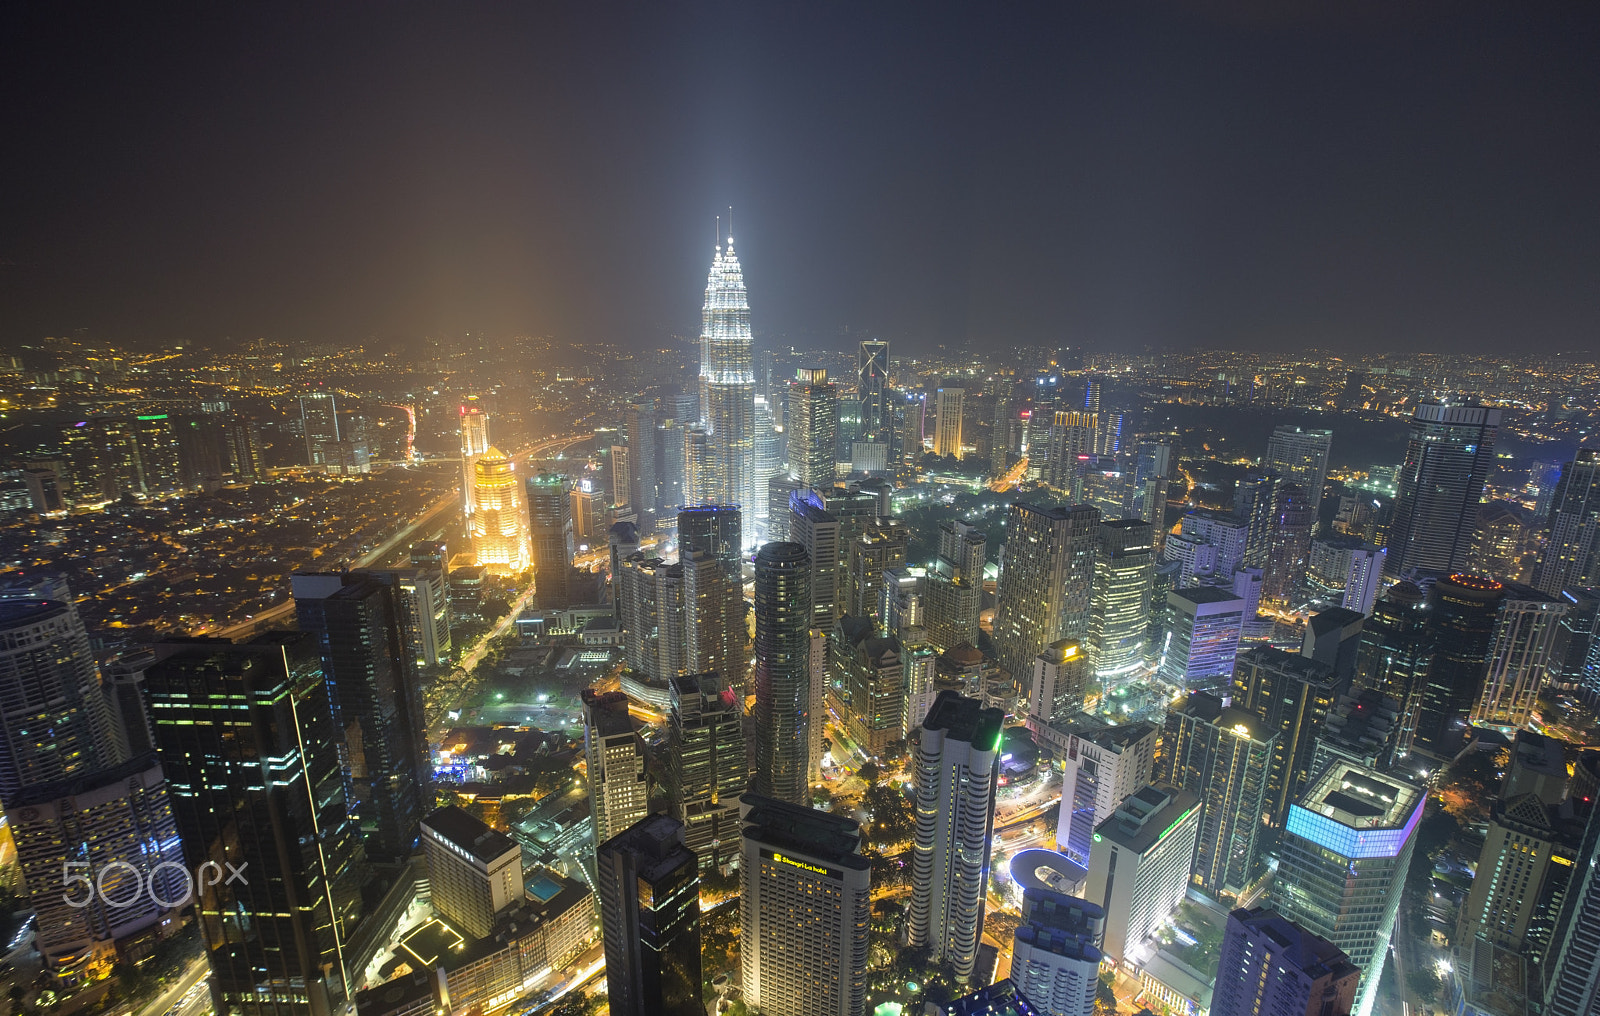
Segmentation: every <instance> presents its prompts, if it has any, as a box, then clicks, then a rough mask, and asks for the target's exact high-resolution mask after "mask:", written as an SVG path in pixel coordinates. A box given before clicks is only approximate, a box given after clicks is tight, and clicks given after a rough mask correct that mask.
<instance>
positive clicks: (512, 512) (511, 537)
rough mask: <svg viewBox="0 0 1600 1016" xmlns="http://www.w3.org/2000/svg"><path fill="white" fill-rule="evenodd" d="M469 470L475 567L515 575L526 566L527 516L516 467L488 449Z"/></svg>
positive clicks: (496, 452)
mask: <svg viewBox="0 0 1600 1016" xmlns="http://www.w3.org/2000/svg"><path fill="white" fill-rule="evenodd" d="M472 469H473V480H472V500H473V512H472V551H473V553H474V554H476V555H477V558H478V566H479V567H481V568H486V569H488V570H489V571H498V572H507V573H510V574H512V575H515V574H516V573H518V572H520V571H522V570H523V569H524V568H526V567H528V516H527V515H526V513H524V512H523V510H522V499H521V497H520V496H519V495H520V493H521V492H520V491H519V490H518V488H517V477H516V473H515V471H514V469H515V467H514V466H513V465H512V463H511V460H510V459H508V458H506V457H505V455H504V454H502V453H501V451H500V449H498V448H494V447H492V446H491V447H490V448H489V450H488V451H487V452H484V453H483V455H481V456H479V458H478V461H477V462H475V463H474V464H473V467H472Z"/></svg>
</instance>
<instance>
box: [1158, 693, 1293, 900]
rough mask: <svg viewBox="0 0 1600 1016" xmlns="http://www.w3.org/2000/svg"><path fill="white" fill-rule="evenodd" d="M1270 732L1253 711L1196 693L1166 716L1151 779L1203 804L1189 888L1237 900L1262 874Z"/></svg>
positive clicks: (1273, 751)
mask: <svg viewBox="0 0 1600 1016" xmlns="http://www.w3.org/2000/svg"><path fill="white" fill-rule="evenodd" d="M1277 742H1278V737H1277V733H1276V731H1274V730H1272V729H1271V728H1269V727H1268V726H1267V725H1266V724H1265V723H1262V722H1261V720H1260V719H1259V718H1258V717H1257V716H1256V715H1255V714H1254V713H1251V712H1246V711H1245V710H1243V709H1238V708H1232V707H1224V706H1223V704H1222V700H1221V699H1219V698H1217V697H1216V696H1215V695H1208V694H1206V693H1204V692H1195V693H1194V694H1192V695H1190V696H1188V698H1186V699H1182V700H1180V701H1179V702H1177V703H1174V704H1173V706H1172V708H1171V709H1169V710H1168V711H1167V723H1166V730H1165V731H1164V732H1163V733H1162V735H1161V754H1160V756H1159V757H1158V758H1157V759H1156V779H1158V780H1160V781H1162V782H1164V783H1169V784H1171V785H1173V786H1176V787H1179V788H1181V789H1183V790H1187V791H1189V792H1191V793H1193V794H1196V795H1198V796H1199V798H1200V802H1201V816H1200V838H1199V843H1198V845H1197V847H1196V849H1195V856H1194V868H1193V878H1194V884H1195V885H1196V886H1198V887H1200V888H1201V889H1203V890H1204V891H1205V892H1207V893H1210V894H1211V895H1212V896H1215V897H1218V898H1224V899H1226V898H1233V899H1238V898H1239V897H1240V896H1242V895H1243V894H1244V893H1245V892H1246V891H1247V890H1248V889H1249V888H1250V887H1251V885H1252V884H1253V883H1254V882H1255V881H1256V879H1257V877H1258V876H1259V875H1260V855H1259V846H1260V835H1261V830H1262V818H1263V816H1264V815H1266V814H1268V808H1267V805H1268V796H1267V789H1268V786H1269V784H1270V782H1271V776H1272V766H1273V760H1274V758H1275V757H1276V755H1277V751H1278V743H1277Z"/></svg>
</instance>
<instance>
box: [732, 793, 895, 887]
mask: <svg viewBox="0 0 1600 1016" xmlns="http://www.w3.org/2000/svg"><path fill="white" fill-rule="evenodd" d="M739 812H740V817H741V821H742V822H743V823H744V835H745V836H746V837H748V838H750V839H754V840H758V841H760V842H762V843H771V844H773V845H776V846H783V847H787V848H788V849H790V850H796V851H801V852H804V853H807V854H810V855H811V856H812V857H816V858H818V859H820V860H826V861H828V862H829V863H831V864H837V865H839V866H840V867H841V868H850V869H853V870H856V871H866V870H868V869H869V868H870V867H871V865H870V864H869V862H868V861H867V859H866V858H865V857H862V856H861V855H860V854H859V853H857V850H858V848H859V846H860V844H861V824H860V823H859V822H857V821H856V820H855V819H852V818H845V817H844V816H843V815H830V814H828V813H827V812H825V811H817V810H816V809H815V808H808V807H803V806H801V805H798V804H789V803H788V802H786V801H778V800H774V799H773V798H770V797H762V796H761V795H760V794H745V795H744V796H742V797H740V798H739Z"/></svg>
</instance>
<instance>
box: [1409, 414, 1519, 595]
mask: <svg viewBox="0 0 1600 1016" xmlns="http://www.w3.org/2000/svg"><path fill="white" fill-rule="evenodd" d="M1499 430H1500V410H1498V409H1489V408H1487V407H1484V406H1447V405H1444V404H1442V403H1437V402H1423V403H1420V404H1418V406H1417V408H1416V412H1415V413H1413V414H1412V417H1411V439H1410V443H1409V444H1408V445H1407V448H1406V459H1405V462H1404V463H1403V464H1402V465H1401V467H1400V471H1399V473H1398V474H1397V475H1396V477H1395V483H1396V485H1397V486H1398V488H1399V493H1398V494H1396V496H1395V501H1394V514H1393V517H1392V519H1391V520H1390V522H1389V542H1388V547H1389V559H1388V563H1387V567H1388V570H1389V574H1390V575H1395V576H1400V577H1406V576H1408V575H1410V573H1412V572H1414V571H1419V570H1420V571H1431V572H1451V571H1460V570H1462V569H1463V568H1465V567H1466V564H1467V553H1468V551H1470V550H1471V548H1472V531H1473V527H1474V524H1475V523H1476V521H1477V518H1478V501H1479V500H1480V499H1482V497H1483V484H1484V481H1485V480H1487V479H1488V476H1489V470H1490V469H1491V468H1492V467H1493V465H1494V443H1495V437H1496V435H1497V434H1498V432H1499Z"/></svg>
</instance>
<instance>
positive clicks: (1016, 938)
mask: <svg viewBox="0 0 1600 1016" xmlns="http://www.w3.org/2000/svg"><path fill="white" fill-rule="evenodd" d="M1105 924H1106V915H1105V913H1104V912H1103V911H1102V910H1101V909H1100V908H1099V907H1097V906H1095V905H1094V904H1093V903H1089V902H1088V901H1086V900H1080V899H1077V898H1075V897H1072V896H1065V895H1062V894H1061V893H1057V892H1051V891H1050V890H1048V889H1040V888H1037V887H1034V886H1029V887H1028V888H1026V889H1024V890H1023V891H1022V923H1021V924H1019V925H1017V930H1016V932H1015V933H1014V934H1013V936H1012V940H1011V978H1010V979H1011V981H1012V982H1013V983H1014V984H1016V986H1017V987H1018V989H1020V990H1021V991H1022V992H1023V993H1024V995H1025V996H1026V997H1027V998H1028V1000H1029V1001H1031V1002H1032V1003H1033V1004H1034V1005H1035V1006H1036V1007H1037V1008H1038V1010H1039V1011H1040V1012H1041V1013H1043V1014H1046V1016H1093V1013H1094V1000H1095V994H1096V992H1097V990H1098V988H1099V984H1100V960H1101V959H1102V957H1103V953H1101V951H1100V943H1101V941H1102V940H1103V937H1104V935H1105Z"/></svg>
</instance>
